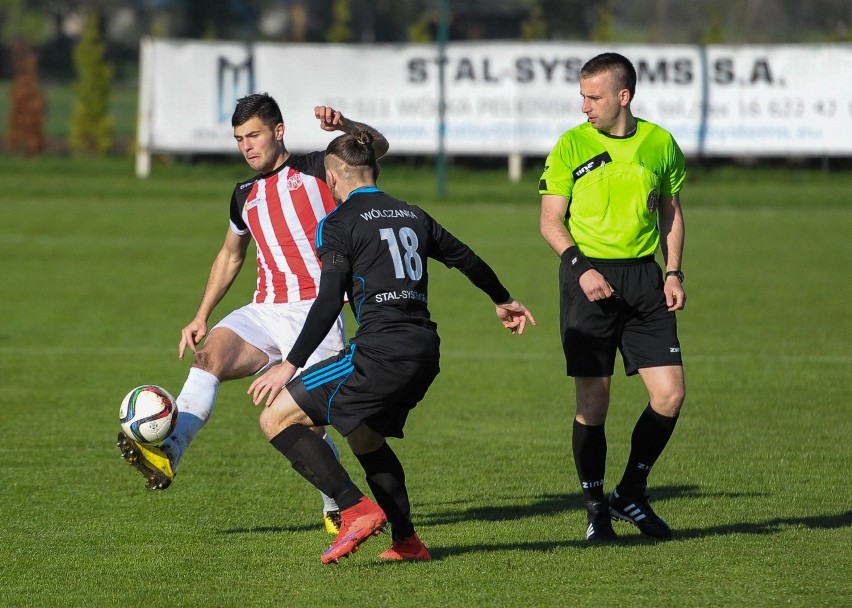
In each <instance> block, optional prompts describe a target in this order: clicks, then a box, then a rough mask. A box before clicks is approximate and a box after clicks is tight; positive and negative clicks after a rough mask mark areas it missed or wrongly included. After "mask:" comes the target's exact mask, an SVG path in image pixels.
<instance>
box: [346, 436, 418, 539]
mask: <svg viewBox="0 0 852 608" xmlns="http://www.w3.org/2000/svg"><path fill="white" fill-rule="evenodd" d="M355 456H356V457H357V458H358V462H360V463H361V466H362V467H364V473H365V474H366V476H367V483H368V484H369V486H370V489H371V490H372V491H373V496H374V497H375V498H376V502H377V503H378V504H379V506H380V507H381V508H382V510H383V511H384V512H385V515H387V518H388V521H389V522H390V524H391V535H392V536H393V539H394V540H402V539H403V538H406V537H408V536H411V535H412V534H414V524H412V523H411V505H410V503H409V501H408V490H407V489H406V488H405V471H403V469H402V463H401V462H400V461H399V458H397V457H396V454H395V453H394V451H393V450H392V449H391V447H390V446H389V445H388V444H387V442H385V443H384V444H383V445H382V447H380V448H379V449H378V450H376V451H374V452H370V453H368V454H356V455H355Z"/></svg>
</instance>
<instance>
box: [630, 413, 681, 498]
mask: <svg viewBox="0 0 852 608" xmlns="http://www.w3.org/2000/svg"><path fill="white" fill-rule="evenodd" d="M675 424H677V416H674V417H670V416H663V415H662V414H658V413H657V412H655V411H654V410H653V409H651V404H650V403H649V404H648V407H646V408H645V411H644V412H642V415H641V416H639V420H638V421H637V422H636V426H635V427H634V428H633V436H632V438H631V443H630V457H629V458H628V459H627V467H626V468H625V469H624V476H623V477H622V478H621V483H619V484H618V493H619V494H620V495H622V496H639V495H641V494H643V493H644V492H645V487H646V486H647V485H648V475H649V474H650V473H651V467H653V466H654V463H656V462H657V459H658V458H659V457H660V454H662V453H663V449H664V448H665V447H666V444H667V443H668V442H669V438H670V437H671V436H672V432H674V427H675Z"/></svg>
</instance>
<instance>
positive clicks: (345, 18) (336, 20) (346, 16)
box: [326, 0, 352, 42]
mask: <svg viewBox="0 0 852 608" xmlns="http://www.w3.org/2000/svg"><path fill="white" fill-rule="evenodd" d="M350 5H351V0H334V1H333V2H332V4H331V14H332V21H331V27H330V28H329V30H328V34H327V35H326V40H328V42H349V41H351V40H352V28H351V27H350V25H349V23H350V21H351V20H352V8H351V6H350Z"/></svg>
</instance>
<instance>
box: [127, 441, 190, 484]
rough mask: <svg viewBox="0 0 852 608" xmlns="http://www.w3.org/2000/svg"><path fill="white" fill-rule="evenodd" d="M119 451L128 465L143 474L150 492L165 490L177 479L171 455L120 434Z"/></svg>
mask: <svg viewBox="0 0 852 608" xmlns="http://www.w3.org/2000/svg"><path fill="white" fill-rule="evenodd" d="M116 445H118V449H119V450H120V451H121V457H122V458H124V459H125V460H126V461H127V464H129V465H130V466H132V467H133V468H134V469H136V470H137V471H139V472H140V473H142V476H143V477H144V478H145V487H146V488H148V489H149V490H165V489H166V488H168V487H169V486H170V485H171V483H172V480H173V479H174V478H175V474H174V470H173V469H172V461H171V458H169V455H168V454H166V452H164V451H163V450H161V449H160V448H158V447H156V446H153V445H148V444H144V443H139V442H138V441H133V440H132V439H131V438H130V437H128V436H127V435H125V434H124V433H121V432H120V433H119V434H118V443H117V444H116Z"/></svg>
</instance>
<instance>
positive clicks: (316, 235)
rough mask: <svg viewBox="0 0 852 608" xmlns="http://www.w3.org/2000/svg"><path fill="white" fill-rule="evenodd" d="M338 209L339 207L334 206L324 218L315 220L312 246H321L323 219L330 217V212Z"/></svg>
mask: <svg viewBox="0 0 852 608" xmlns="http://www.w3.org/2000/svg"><path fill="white" fill-rule="evenodd" d="M338 209H340V207H335V208H334V209H332V210H331V211H329V212H328V215H326V216H325V217H324V218H322V219H321V220H320V221H319V222H317V228H316V230H315V231H314V247H315V248H316V249H319V248H320V247H322V227H323V225H325V220H327V219H328V218H330V217H331V214H332V213H334V212H335V211H337V210H338Z"/></svg>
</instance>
